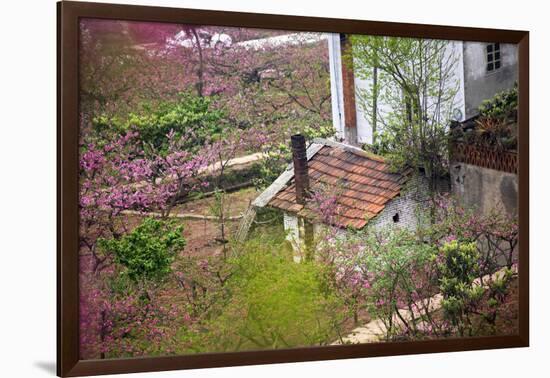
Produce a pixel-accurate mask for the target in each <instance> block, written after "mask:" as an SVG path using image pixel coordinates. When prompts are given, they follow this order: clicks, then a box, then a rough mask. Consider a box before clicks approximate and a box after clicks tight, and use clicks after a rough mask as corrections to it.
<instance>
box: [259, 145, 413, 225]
mask: <svg viewBox="0 0 550 378" xmlns="http://www.w3.org/2000/svg"><path fill="white" fill-rule="evenodd" d="M308 169H309V179H310V188H311V190H312V191H315V190H316V189H318V188H334V192H335V194H336V197H337V200H336V202H337V210H336V214H337V215H336V216H335V217H334V219H335V220H334V223H335V225H337V226H339V227H352V228H356V229H361V228H363V227H364V226H365V225H366V224H367V222H368V221H369V219H371V218H373V217H375V216H376V215H378V214H379V213H380V212H381V211H382V210H383V209H384V207H385V206H386V204H387V203H388V201H390V200H391V199H392V198H394V197H396V196H398V195H399V193H400V191H401V189H402V187H403V184H404V183H405V182H406V181H407V179H408V177H409V174H410V171H408V172H405V173H396V172H394V171H393V170H392V169H391V167H390V165H389V163H387V162H386V161H385V160H384V159H383V158H381V157H379V156H376V155H372V154H369V153H367V152H364V151H362V150H360V149H357V148H354V147H351V146H346V145H340V144H338V143H334V142H331V143H330V144H329V145H324V146H323V147H321V148H320V149H319V151H318V152H317V153H316V154H315V155H313V156H312V157H311V159H310V160H309V161H308ZM295 193H296V192H295V187H294V180H293V179H292V180H290V181H289V182H288V183H287V185H286V186H285V187H283V188H282V189H281V190H280V191H278V192H277V193H276V194H274V196H273V197H272V198H271V200H270V201H269V202H268V205H269V206H271V207H275V208H278V209H282V210H284V211H288V212H292V213H296V214H298V215H300V216H305V217H312V216H314V215H313V214H314V212H313V211H312V206H314V205H313V204H312V203H307V204H306V205H305V207H304V206H303V205H300V204H298V203H296V200H295V198H296V194H295Z"/></svg>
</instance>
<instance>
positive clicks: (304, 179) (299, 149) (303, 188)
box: [290, 134, 309, 205]
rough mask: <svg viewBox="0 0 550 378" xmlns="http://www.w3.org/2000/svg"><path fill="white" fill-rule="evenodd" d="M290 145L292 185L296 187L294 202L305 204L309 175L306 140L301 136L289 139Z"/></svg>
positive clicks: (293, 136)
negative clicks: (292, 169) (292, 164)
mask: <svg viewBox="0 0 550 378" xmlns="http://www.w3.org/2000/svg"><path fill="white" fill-rule="evenodd" d="M290 141H291V144H292V161H293V163H294V185H295V186H296V202H297V203H299V204H300V205H305V204H306V199H307V197H308V195H309V175H308V169H307V154H306V138H304V136H303V135H301V134H296V135H292V136H291V137H290Z"/></svg>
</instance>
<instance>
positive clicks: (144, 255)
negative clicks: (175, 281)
mask: <svg viewBox="0 0 550 378" xmlns="http://www.w3.org/2000/svg"><path fill="white" fill-rule="evenodd" d="M182 231H183V227H182V226H177V225H175V224H174V222H172V221H163V220H159V219H154V218H146V219H144V220H143V222H142V223H141V224H140V225H139V226H137V227H136V228H135V229H134V230H133V231H132V232H130V233H128V234H126V235H124V236H122V237H120V238H119V239H109V240H107V239H100V240H99V246H100V248H101V249H103V250H104V251H107V252H109V253H112V254H113V257H114V261H115V262H116V263H118V264H120V265H122V267H123V268H124V270H123V271H122V273H121V274H122V275H123V276H127V277H128V278H129V279H130V280H131V281H133V282H134V283H138V284H141V285H145V284H147V283H150V282H159V281H161V280H163V279H164V278H165V277H166V276H167V275H168V274H169V273H170V272H171V265H172V262H173V261H174V258H175V256H176V254H177V252H178V251H180V250H181V249H182V248H183V247H184V246H185V239H184V238H183V236H182Z"/></svg>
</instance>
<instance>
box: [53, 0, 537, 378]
mask: <svg viewBox="0 0 550 378" xmlns="http://www.w3.org/2000/svg"><path fill="white" fill-rule="evenodd" d="M57 17H58V24H57V25H58V26H57V38H58V51H57V59H58V63H57V80H58V81H57V119H58V121H57V172H58V173H57V374H58V375H59V376H82V375H97V374H114V373H131V372H151V371H162V370H176V369H196V368H207V367H221V366H237V365H249V364H269V363H283V362H297V361H314V360H331V359H344V358H360V357H374V356H392V355H403V354H418V353H436V352H451V351H465V350H478V349H490V348H511V347H527V346H529V33H528V32H527V31H512V30H497V29H481V28H467V27H454V26H435V25H421V24H412V23H410V24H409V23H407V24H405V23H392V22H379V21H361V20H344V19H330V18H316V17H299V16H283V15H270V14H253V13H233V12H221V11H204V10H195V9H178V8H164V7H150V6H133V5H115V4H99V3H89V2H70V1H63V2H59V3H57ZM80 18H100V19H117V20H133V21H154V22H167V23H170V22H172V23H188V24H208V25H223V26H235V27H237V26H239V27H251V28H269V29H287V30H295V31H318V32H338V33H354V34H372V35H385V36H402V37H425V38H433V39H447V40H467V41H484V42H497V41H498V42H502V43H515V44H518V64H519V73H518V88H519V107H518V122H519V136H518V151H519V156H518V159H519V162H518V175H519V200H518V208H519V225H520V228H519V229H520V232H519V260H520V262H521V263H520V264H519V333H518V334H517V335H513V336H488V337H472V338H461V339H440V340H430V341H414V342H388V343H376V344H359V345H338V346H323V347H310V348H296V349H288V350H285V349H280V350H265V351H248V352H238V353H208V354H196V355H185V356H167V357H154V358H127V359H112V360H109V359H107V360H81V359H79V330H78V303H79V301H78V295H79V294H78V248H79V241H78V238H79V222H78V219H79V213H78V193H79V190H78V185H79V184H78V169H79V163H78V132H79V130H78V129H79V126H78V116H79V115H78V98H79V84H78V73H79V71H78V61H79V56H78V49H79V45H78V30H79V29H78V22H79V19H80Z"/></svg>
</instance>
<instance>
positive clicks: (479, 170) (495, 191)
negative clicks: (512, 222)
mask: <svg viewBox="0 0 550 378" xmlns="http://www.w3.org/2000/svg"><path fill="white" fill-rule="evenodd" d="M450 169H451V189H452V193H453V194H454V195H455V196H456V197H457V198H458V199H459V200H460V201H461V202H462V204H463V205H464V206H467V207H472V208H475V209H477V211H479V212H480V214H488V213H489V212H490V211H491V209H493V208H495V207H500V208H501V209H503V210H505V211H506V213H507V214H509V215H512V216H515V215H517V207H518V177H517V175H515V174H513V173H508V172H502V171H497V170H494V169H489V168H483V167H478V166H475V165H471V164H465V163H461V162H452V163H451V164H450Z"/></svg>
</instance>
